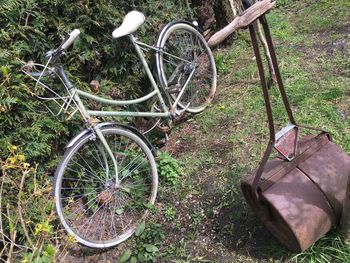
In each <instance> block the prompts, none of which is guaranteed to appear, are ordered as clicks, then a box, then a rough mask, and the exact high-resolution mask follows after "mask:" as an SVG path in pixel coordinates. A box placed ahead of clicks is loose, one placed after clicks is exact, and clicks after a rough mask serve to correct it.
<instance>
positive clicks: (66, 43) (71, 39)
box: [61, 29, 80, 50]
mask: <svg viewBox="0 0 350 263" xmlns="http://www.w3.org/2000/svg"><path fill="white" fill-rule="evenodd" d="M79 34H80V30H79V29H74V30H73V31H72V32H70V33H69V36H68V37H67V38H66V39H65V41H64V42H63V44H61V48H62V49H63V50H66V49H67V48H68V47H69V46H70V45H72V43H73V42H74V40H75V39H76V38H77V37H78V36H79Z"/></svg>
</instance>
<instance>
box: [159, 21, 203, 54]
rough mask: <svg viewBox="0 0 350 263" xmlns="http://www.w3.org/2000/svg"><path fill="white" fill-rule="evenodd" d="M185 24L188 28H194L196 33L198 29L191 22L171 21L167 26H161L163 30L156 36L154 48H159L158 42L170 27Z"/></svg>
mask: <svg viewBox="0 0 350 263" xmlns="http://www.w3.org/2000/svg"><path fill="white" fill-rule="evenodd" d="M180 23H182V24H187V25H189V26H192V27H193V28H195V29H196V30H197V31H198V28H197V27H196V26H195V25H194V24H193V23H191V22H189V21H186V20H176V21H172V22H170V23H168V24H166V25H165V26H163V28H162V29H161V30H160V32H159V34H158V36H157V41H156V47H159V46H160V42H161V40H162V38H163V36H164V33H165V32H166V31H167V30H168V29H169V28H170V27H171V26H172V25H175V24H180Z"/></svg>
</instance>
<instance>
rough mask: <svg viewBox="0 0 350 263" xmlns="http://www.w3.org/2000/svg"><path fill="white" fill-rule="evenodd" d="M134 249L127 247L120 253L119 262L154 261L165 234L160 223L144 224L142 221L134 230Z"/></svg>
mask: <svg viewBox="0 0 350 263" xmlns="http://www.w3.org/2000/svg"><path fill="white" fill-rule="evenodd" d="M135 236H136V237H137V239H136V247H135V250H133V251H132V250H131V249H127V250H126V251H124V253H123V254H122V255H121V257H120V259H119V263H124V262H127V261H129V260H130V261H129V262H130V263H131V262H156V259H157V257H158V251H159V249H158V246H159V245H160V244H161V243H162V241H163V240H164V238H165V236H164V233H163V231H162V230H161V225H160V224H154V223H150V224H147V226H146V224H145V223H144V222H142V223H141V224H140V225H139V226H138V227H137V228H136V231H135Z"/></svg>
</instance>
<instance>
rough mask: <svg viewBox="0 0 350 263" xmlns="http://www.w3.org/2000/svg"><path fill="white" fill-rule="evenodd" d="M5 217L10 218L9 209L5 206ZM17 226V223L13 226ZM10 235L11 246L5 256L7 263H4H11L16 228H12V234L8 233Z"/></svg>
mask: <svg viewBox="0 0 350 263" xmlns="http://www.w3.org/2000/svg"><path fill="white" fill-rule="evenodd" d="M7 216H8V217H10V209H9V206H7ZM16 225H17V222H16V224H15V226H16ZM9 228H10V231H11V227H9ZM10 235H11V238H10V242H11V245H10V249H9V252H8V254H7V261H6V262H9V263H11V262H12V261H11V259H12V252H13V248H14V246H15V242H16V235H17V231H16V228H14V231H13V233H10Z"/></svg>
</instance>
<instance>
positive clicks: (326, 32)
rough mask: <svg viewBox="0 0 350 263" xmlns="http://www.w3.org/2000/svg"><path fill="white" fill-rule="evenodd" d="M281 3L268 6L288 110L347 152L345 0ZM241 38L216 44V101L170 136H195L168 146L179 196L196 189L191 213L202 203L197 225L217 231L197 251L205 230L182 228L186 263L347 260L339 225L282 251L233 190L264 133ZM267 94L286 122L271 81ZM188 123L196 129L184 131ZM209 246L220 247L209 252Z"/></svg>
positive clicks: (257, 155)
mask: <svg viewBox="0 0 350 263" xmlns="http://www.w3.org/2000/svg"><path fill="white" fill-rule="evenodd" d="M284 2H285V3H284V4H283V5H280V6H281V7H280V8H279V9H278V10H273V11H272V12H271V13H269V15H268V20H269V24H270V28H271V31H272V36H273V39H274V43H275V48H276V52H277V55H278V62H279V65H280V69H281V72H282V76H283V80H284V83H285V85H286V90H287V93H288V96H289V99H290V103H291V105H292V108H293V111H294V114H295V118H296V119H297V121H298V122H299V123H303V124H307V125H311V126H315V127H320V128H323V129H326V130H328V131H329V132H330V133H331V134H332V136H333V139H334V141H335V142H336V143H338V144H339V145H340V146H341V147H342V148H343V149H344V150H345V151H347V152H348V153H350V147H349V146H350V135H349V134H350V133H349V131H350V118H349V111H350V109H349V106H348V105H349V102H350V101H349V79H350V74H349V57H350V54H349V50H350V44H349V43H350V41H349V37H348V34H349V32H348V31H346V30H345V29H344V28H346V27H349V19H347V18H348V17H349V16H350V13H349V3H344V2H343V1H340V0H337V1H317V2H315V1H284ZM338 14H342V17H339V15H338ZM248 38H249V35H248V33H246V32H245V33H241V35H240V38H239V39H237V40H235V42H234V43H233V44H232V47H230V48H225V49H222V50H218V51H217V52H216V54H215V59H216V62H217V67H218V72H219V84H220V85H219V87H218V93H217V96H216V98H215V101H214V103H213V105H212V106H211V107H210V108H208V109H206V110H205V111H204V112H203V113H202V114H199V115H197V116H195V117H194V118H193V119H192V120H191V122H190V123H185V124H183V126H182V127H180V128H179V129H177V130H176V131H175V132H174V133H173V134H172V136H175V138H174V140H177V141H180V142H182V143H184V144H186V143H187V142H189V141H192V142H194V143H193V144H191V148H186V150H185V151H180V152H179V151H178V150H175V151H174V149H172V148H171V146H169V151H170V152H172V151H173V152H172V153H173V154H175V155H176V156H177V158H178V159H179V160H181V163H183V165H184V167H185V175H184V178H183V184H181V187H179V188H178V189H177V191H178V192H181V193H182V196H186V193H187V197H186V200H188V196H189V195H190V194H189V193H191V192H194V191H196V193H197V194H196V195H195V197H193V196H192V198H190V199H193V200H192V201H193V202H197V203H198V204H197V207H196V209H191V213H192V214H193V213H194V212H195V211H198V209H199V208H200V207H202V208H203V209H204V210H205V211H206V213H205V216H203V217H201V218H200V219H201V220H200V223H201V224H205V225H206V230H207V231H214V232H213V233H214V234H213V235H210V234H206V235H205V236H210V237H211V238H214V237H216V238H217V239H218V241H216V242H210V243H209V244H208V245H207V248H206V249H203V248H202V247H199V246H198V245H196V240H198V238H202V237H203V234H202V233H201V232H200V231H197V232H193V231H190V232H191V233H189V234H187V235H186V234H181V237H182V238H183V239H184V240H187V241H188V246H189V247H193V250H191V249H189V251H188V261H185V262H190V261H191V259H194V258H195V256H196V255H197V254H200V255H202V256H203V258H204V259H206V260H212V261H210V262H330V261H334V262H349V261H350V253H349V249H350V247H349V246H348V245H346V244H344V243H342V242H341V240H340V237H339V235H338V234H337V232H332V233H330V234H328V235H326V236H325V237H323V238H321V239H320V240H319V241H318V242H316V243H315V244H314V245H313V246H312V247H311V248H310V249H308V250H307V251H306V252H304V253H301V254H297V255H295V254H291V253H289V252H288V251H287V250H286V249H285V248H284V247H283V246H281V245H280V244H279V243H277V242H275V240H274V238H272V237H271V236H270V235H269V234H268V232H267V231H266V230H265V229H264V227H262V226H261V225H260V222H259V220H257V218H256V216H255V215H254V214H253V213H252V212H251V211H250V208H248V206H247V205H246V203H245V201H244V200H243V198H242V196H241V194H240V190H239V182H240V178H242V177H243V176H245V175H246V174H248V173H249V172H250V171H252V170H253V169H255V168H256V167H257V165H258V163H259V161H260V159H261V156H262V153H263V151H264V149H265V146H266V143H267V140H268V129H267V122H266V113H265V110H264V101H263V98H262V96H261V87H260V82H259V79H258V75H257V68H256V63H255V60H254V59H253V51H252V47H251V44H250V43H249V41H247V39H248ZM344 39H345V41H344ZM270 96H271V102H272V105H273V113H274V117H275V124H276V126H277V128H282V127H283V126H285V125H286V124H287V123H288V120H287V118H286V114H285V111H284V107H283V103H282V100H281V96H280V94H279V92H278V89H277V88H272V89H271V90H270ZM341 113H342V114H341ZM344 116H345V117H344ZM184 126H185V128H184ZM188 127H192V128H193V127H194V129H193V130H191V135H189V134H188V132H187V129H188ZM181 129H185V130H186V132H182V131H181ZM277 130H278V129H277ZM182 136H186V140H185V141H183V140H181V138H182ZM172 139H173V138H171V140H172ZM170 143H171V141H170ZM189 203H191V202H189ZM188 205H189V204H188V203H187V204H184V206H188ZM178 210H179V211H177V217H181V214H186V213H188V208H187V209H186V208H184V207H183V206H180V207H178ZM196 215H198V214H196ZM190 237H191V238H190ZM219 243H220V244H223V247H224V248H222V247H220V246H219V245H218V244H219ZM213 250H218V251H220V253H212V254H210V253H209V252H208V251H213ZM195 251H196V252H195ZM219 254H220V255H221V256H220V255H219Z"/></svg>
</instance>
